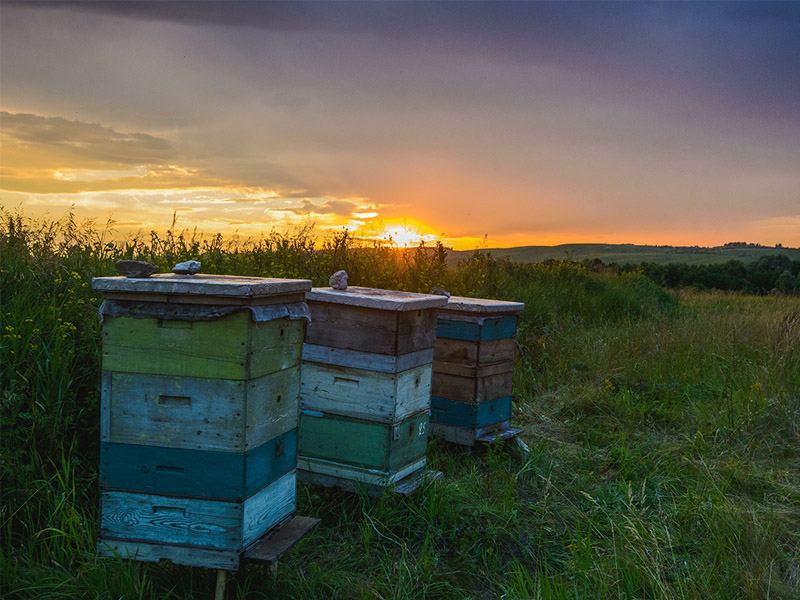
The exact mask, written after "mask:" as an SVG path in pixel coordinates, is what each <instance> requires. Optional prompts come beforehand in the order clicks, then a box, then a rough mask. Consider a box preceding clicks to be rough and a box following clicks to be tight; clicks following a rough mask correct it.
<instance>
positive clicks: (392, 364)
mask: <svg viewBox="0 0 800 600" xmlns="http://www.w3.org/2000/svg"><path fill="white" fill-rule="evenodd" d="M303 362H306V363H307V362H313V363H320V364H323V365H336V366H338V367H351V368H354V369H368V370H370V371H379V372H381V373H400V372H402V371H407V370H409V369H413V368H415V367H421V366H422V365H427V364H430V363H431V362H433V349H432V348H426V349H425V350H417V351H415V352H409V353H408V354H401V355H399V356H397V355H393V354H375V353H374V352H357V351H355V350H345V349H343V348H333V347H330V346H317V345H315V344H304V345H303Z"/></svg>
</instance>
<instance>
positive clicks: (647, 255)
mask: <svg viewBox="0 0 800 600" xmlns="http://www.w3.org/2000/svg"><path fill="white" fill-rule="evenodd" d="M473 252H474V251H472V250H469V251H468V250H462V251H459V252H451V253H450V260H451V261H453V262H458V261H459V260H462V259H463V258H465V257H466V256H469V255H470V254H472V253H473ZM481 252H488V253H491V255H492V256H493V257H495V258H510V259H511V260H514V261H517V262H522V263H538V262H544V261H546V260H574V261H576V262H581V261H584V260H594V259H596V258H598V259H600V260H602V261H603V262H604V263H606V264H609V263H617V264H620V265H624V264H640V263H643V262H651V263H656V264H669V263H687V264H695V265H701V264H719V263H724V262H727V261H729V260H739V261H742V262H744V263H747V262H752V261H754V260H758V259H759V258H760V257H762V256H769V255H773V254H784V255H786V256H788V257H789V258H791V259H792V260H800V248H774V247H766V246H762V247H746V248H726V247H723V246H717V247H713V248H701V247H698V246H638V245H635V244H561V245H560V246H518V247H516V248H487V249H485V250H484V249H481Z"/></svg>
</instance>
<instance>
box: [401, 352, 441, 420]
mask: <svg viewBox="0 0 800 600" xmlns="http://www.w3.org/2000/svg"><path fill="white" fill-rule="evenodd" d="M432 376H433V365H431V364H427V365H424V366H421V367H417V368H415V369H410V370H408V371H403V372H401V373H399V374H398V375H397V394H396V404H395V407H394V419H393V421H395V422H396V421H400V420H403V419H406V418H408V417H410V416H411V415H413V414H415V413H419V412H425V413H427V412H428V409H429V408H430V405H431V380H432Z"/></svg>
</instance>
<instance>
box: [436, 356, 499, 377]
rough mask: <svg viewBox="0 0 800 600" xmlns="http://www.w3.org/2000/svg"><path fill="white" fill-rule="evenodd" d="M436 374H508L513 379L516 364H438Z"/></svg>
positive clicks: (472, 375)
mask: <svg viewBox="0 0 800 600" xmlns="http://www.w3.org/2000/svg"><path fill="white" fill-rule="evenodd" d="M433 371H434V373H444V374H446V375H458V376H460V377H478V378H480V377H489V376H490V375H498V374H501V373H508V374H509V377H511V375H512V372H513V371H514V362H513V361H510V360H507V361H504V362H499V363H494V364H491V365H481V366H475V365H460V364H456V363H446V362H437V363H436V364H435V365H434V368H433Z"/></svg>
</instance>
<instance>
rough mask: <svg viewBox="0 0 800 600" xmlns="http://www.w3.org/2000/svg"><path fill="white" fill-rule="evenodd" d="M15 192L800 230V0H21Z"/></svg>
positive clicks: (571, 239) (340, 218)
mask: <svg viewBox="0 0 800 600" xmlns="http://www.w3.org/2000/svg"><path fill="white" fill-rule="evenodd" d="M0 111H2V114H1V115H0V142H1V144H0V206H2V207H3V208H4V210H6V211H8V212H17V211H18V212H21V213H22V214H24V215H26V216H31V217H37V218H38V217H41V216H46V217H48V218H60V217H62V216H63V215H65V214H66V213H67V212H68V211H72V212H73V213H74V214H75V216H76V217H77V218H79V219H84V218H91V219H94V220H95V222H96V223H97V224H98V225H104V224H106V223H107V222H108V221H109V219H111V220H113V223H114V225H113V228H114V229H113V230H114V232H116V233H117V234H118V235H120V236H124V235H131V234H132V233H135V232H148V231H150V230H151V229H156V230H162V231H163V230H165V229H167V228H169V227H170V226H171V225H172V223H173V219H175V227H176V228H178V229H194V228H196V229H197V230H198V231H201V232H204V233H209V234H214V233H217V232H222V233H225V234H232V233H236V234H238V235H242V236H245V237H248V236H249V237H255V236H259V235H263V234H268V233H269V232H270V231H273V230H277V231H292V230H294V229H296V228H299V227H303V226H308V225H309V224H312V223H313V224H314V230H315V231H316V232H318V233H319V234H320V235H325V234H326V233H329V232H331V231H338V230H341V229H342V228H343V227H346V228H348V229H349V230H350V231H352V232H355V233H356V234H357V235H359V236H361V237H364V238H366V239H369V238H372V237H378V238H383V239H386V237H387V236H389V235H391V236H392V241H393V242H394V243H398V244H399V245H403V244H405V243H410V242H413V241H415V240H416V239H420V238H422V239H424V240H426V241H432V240H436V239H438V240H442V241H444V242H445V243H446V244H447V245H449V246H453V247H455V248H456V249H470V248H475V247H508V246H520V245H553V244H561V243H580V242H591V243H636V244H670V245H701V246H712V245H718V244H723V243H725V242H731V241H747V242H754V243H762V244H765V245H774V244H777V243H780V244H783V245H784V246H795V247H800V3H796V2H794V3H771V2H753V3H750V2H723V3H717V2H698V3H692V2H681V3H677V2H670V3H649V2H631V3H622V2H619V3H603V2H554V3H549V2H508V3H507V2H499V1H498V2H446V3H439V2H412V3H407V2H357V3H349V2H325V3H303V2H292V3H269V2H221V3H220V2H209V1H207V2H177V1H176V2H169V3H159V2H101V3H97V2H23V3H18V2H13V1H9V0H4V1H3V2H2V4H0Z"/></svg>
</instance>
